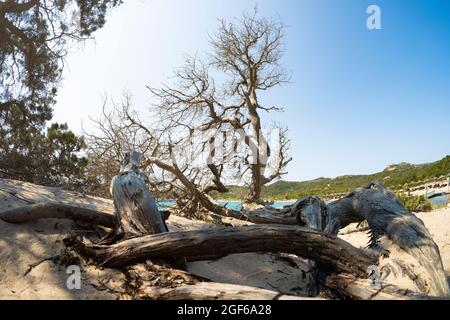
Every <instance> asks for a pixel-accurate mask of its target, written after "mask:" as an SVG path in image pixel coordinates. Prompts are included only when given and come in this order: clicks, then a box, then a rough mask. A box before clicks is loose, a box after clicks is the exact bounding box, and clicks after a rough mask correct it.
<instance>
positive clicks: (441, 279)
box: [325, 181, 450, 297]
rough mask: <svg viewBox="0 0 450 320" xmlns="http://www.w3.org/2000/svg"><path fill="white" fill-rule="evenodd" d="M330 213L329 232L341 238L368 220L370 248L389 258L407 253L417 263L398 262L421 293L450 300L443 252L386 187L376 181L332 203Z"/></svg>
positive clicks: (416, 219) (417, 219) (424, 228)
mask: <svg viewBox="0 0 450 320" xmlns="http://www.w3.org/2000/svg"><path fill="white" fill-rule="evenodd" d="M327 210H328V223H327V226H326V228H325V231H326V232H329V233H331V234H337V232H338V231H339V229H340V228H343V227H345V226H347V225H348V224H349V223H352V222H360V221H363V220H367V222H368V224H369V227H370V232H371V244H370V247H372V248H375V249H378V250H380V251H381V252H382V253H384V254H385V255H389V254H388V253H389V251H398V250H400V251H399V253H402V252H404V253H406V254H407V255H409V256H410V257H411V258H412V259H413V260H412V261H411V262H408V261H407V262H399V261H397V264H398V265H399V266H400V268H401V269H402V272H403V273H405V274H406V275H407V276H408V277H409V278H410V279H411V280H413V282H414V283H415V284H416V286H417V287H418V288H419V290H420V291H421V292H423V293H425V294H428V295H432V296H444V297H447V296H449V294H450V293H449V286H448V283H447V279H446V275H445V272H444V267H443V265H442V260H441V255H440V253H439V248H438V246H437V244H436V243H435V242H434V241H433V239H432V237H431V234H430V232H429V231H428V229H427V228H426V227H425V225H424V223H423V222H422V220H420V219H419V218H418V217H417V216H416V215H414V214H412V213H410V212H409V211H408V210H406V209H405V207H404V206H403V205H402V204H401V202H400V201H399V200H398V199H397V198H396V197H395V195H394V194H393V193H392V192H391V191H389V190H388V189H386V188H385V187H384V185H383V184H381V183H379V182H377V181H374V182H372V183H370V184H369V185H368V186H366V187H364V188H358V189H356V190H354V191H353V192H351V193H350V194H348V195H347V196H346V197H344V198H342V199H340V200H337V201H335V202H332V203H330V204H329V205H328V206H327ZM380 240H383V241H380ZM385 240H386V241H385ZM387 240H388V241H387ZM414 264H416V265H415V266H413V265H414ZM419 267H420V268H419Z"/></svg>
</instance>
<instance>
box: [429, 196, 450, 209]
mask: <svg viewBox="0 0 450 320" xmlns="http://www.w3.org/2000/svg"><path fill="white" fill-rule="evenodd" d="M448 200H449V195H448V194H443V195H441V196H437V197H432V198H430V199H428V201H429V202H430V203H431V204H432V205H433V206H437V207H441V206H446V205H447V204H448Z"/></svg>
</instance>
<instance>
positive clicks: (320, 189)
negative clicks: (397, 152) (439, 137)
mask: <svg viewBox="0 0 450 320" xmlns="http://www.w3.org/2000/svg"><path fill="white" fill-rule="evenodd" d="M448 175H450V156H446V157H445V158H443V159H441V160H439V161H436V162H432V163H425V164H419V165H416V164H410V163H406V162H402V163H399V164H393V165H389V166H387V167H386V168H385V169H384V170H383V171H381V172H378V173H374V174H370V175H347V176H341V177H337V178H323V177H322V178H318V179H314V180H309V181H300V182H297V181H283V180H281V181H278V182H276V183H273V184H271V185H269V186H265V187H264V189H263V198H264V199H273V200H277V199H296V198H299V197H302V196H307V195H320V196H325V195H333V194H340V193H346V192H349V191H351V190H353V189H355V188H358V187H361V186H364V185H366V184H368V183H369V182H370V181H372V180H379V181H381V182H382V183H384V184H385V185H386V186H388V187H389V188H391V189H393V190H400V189H405V188H410V187H413V186H417V185H420V184H422V183H425V182H428V181H433V180H437V179H445V177H446V176H448ZM229 189H230V192H228V193H226V194H220V195H219V194H215V195H214V197H215V198H223V199H242V198H243V197H244V196H245V189H244V188H242V187H238V186H229Z"/></svg>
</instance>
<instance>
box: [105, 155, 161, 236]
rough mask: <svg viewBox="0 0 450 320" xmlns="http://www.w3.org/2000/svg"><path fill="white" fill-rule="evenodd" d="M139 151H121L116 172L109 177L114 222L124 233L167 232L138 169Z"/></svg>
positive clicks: (127, 234) (126, 234)
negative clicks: (118, 171)
mask: <svg viewBox="0 0 450 320" xmlns="http://www.w3.org/2000/svg"><path fill="white" fill-rule="evenodd" d="M139 163H140V154H139V153H138V152H136V151H133V152H132V153H131V155H130V154H125V156H124V159H123V163H122V167H121V170H120V173H119V174H118V175H117V176H115V177H114V178H113V179H112V181H111V195H112V197H113V200H114V208H115V215H116V220H117V226H118V228H119V231H120V233H123V234H124V235H125V237H133V236H142V235H147V234H154V233H162V232H167V231H168V228H167V226H166V224H165V222H164V220H163V219H162V217H161V214H160V213H159V210H158V207H157V204H156V200H155V198H154V197H153V196H152V195H151V194H150V192H149V191H148V189H147V186H146V185H145V181H144V176H143V174H142V172H141V171H140V170H139Z"/></svg>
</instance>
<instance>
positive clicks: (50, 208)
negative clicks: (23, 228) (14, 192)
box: [0, 202, 116, 228]
mask: <svg viewBox="0 0 450 320" xmlns="http://www.w3.org/2000/svg"><path fill="white" fill-rule="evenodd" d="M49 218H60V219H71V220H74V221H80V222H86V223H90V224H93V225H100V226H104V227H107V228H114V227H115V226H116V223H115V219H114V216H113V215H112V214H109V213H105V212H99V211H96V210H92V209H88V208H83V207H78V206H74V205H68V204H64V203H57V202H48V203H35V204H30V205H27V206H25V207H19V208H13V209H9V210H5V211H2V212H0V219H2V220H4V221H6V222H9V223H24V222H29V221H33V220H38V219H49Z"/></svg>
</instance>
